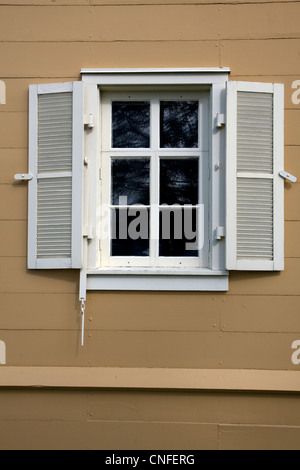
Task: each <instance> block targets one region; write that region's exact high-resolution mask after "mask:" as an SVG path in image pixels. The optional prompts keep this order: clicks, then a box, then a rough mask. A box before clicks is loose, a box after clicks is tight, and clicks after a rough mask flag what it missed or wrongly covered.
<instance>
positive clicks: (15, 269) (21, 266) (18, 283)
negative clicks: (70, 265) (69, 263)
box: [0, 257, 79, 293]
mask: <svg viewBox="0 0 300 470" xmlns="http://www.w3.org/2000/svg"><path fill="white" fill-rule="evenodd" d="M4 259H5V262H3V258H2V259H1V262H0V284H1V291H2V292H3V293H4V292H20V293H21V292H24V293H25V292H46V293H54V292H56V293H76V292H78V279H79V274H78V271H77V270H68V269H61V270H55V269H52V270H30V271H28V270H27V268H26V265H27V260H26V258H25V257H7V258H4Z"/></svg>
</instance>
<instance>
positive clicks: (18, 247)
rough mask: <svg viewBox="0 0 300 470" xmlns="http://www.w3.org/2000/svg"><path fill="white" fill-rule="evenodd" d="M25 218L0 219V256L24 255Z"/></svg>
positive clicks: (25, 247)
mask: <svg viewBox="0 0 300 470" xmlns="http://www.w3.org/2000/svg"><path fill="white" fill-rule="evenodd" d="M26 231H27V224H26V221H25V220H0V257H1V256H5V257H6V256H26V251H27V239H26Z"/></svg>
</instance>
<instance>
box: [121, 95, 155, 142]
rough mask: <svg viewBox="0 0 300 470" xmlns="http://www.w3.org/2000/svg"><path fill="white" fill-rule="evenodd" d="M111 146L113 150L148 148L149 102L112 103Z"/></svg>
mask: <svg viewBox="0 0 300 470" xmlns="http://www.w3.org/2000/svg"><path fill="white" fill-rule="evenodd" d="M112 146H113V148H143V147H144V148H149V147H150V103H149V102H147V101H130V102H129V101H113V102H112Z"/></svg>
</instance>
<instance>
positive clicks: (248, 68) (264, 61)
mask: <svg viewBox="0 0 300 470" xmlns="http://www.w3.org/2000/svg"><path fill="white" fill-rule="evenodd" d="M299 47H300V40H299V39H273V40H270V41H264V40H252V41H248V40H232V41H230V40H229V41H227V40H224V41H223V40H222V41H221V47H220V65H221V66H222V67H228V66H230V69H231V71H232V74H233V75H240V76H241V75H244V76H246V75H247V76H254V75H268V76H269V75H279V76H282V74H283V73H285V74H289V75H299V73H300V67H299V61H298V50H299Z"/></svg>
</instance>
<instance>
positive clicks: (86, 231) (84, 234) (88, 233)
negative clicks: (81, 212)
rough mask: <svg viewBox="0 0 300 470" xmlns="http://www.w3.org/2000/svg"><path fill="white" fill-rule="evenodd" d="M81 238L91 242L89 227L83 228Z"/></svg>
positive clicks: (91, 230)
mask: <svg viewBox="0 0 300 470" xmlns="http://www.w3.org/2000/svg"><path fill="white" fill-rule="evenodd" d="M82 236H83V237H86V238H87V239H88V240H92V238H93V229H92V228H91V227H84V228H83V232H82Z"/></svg>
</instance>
